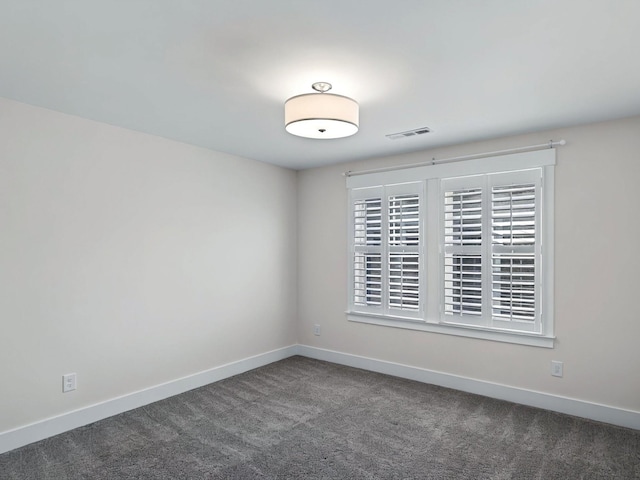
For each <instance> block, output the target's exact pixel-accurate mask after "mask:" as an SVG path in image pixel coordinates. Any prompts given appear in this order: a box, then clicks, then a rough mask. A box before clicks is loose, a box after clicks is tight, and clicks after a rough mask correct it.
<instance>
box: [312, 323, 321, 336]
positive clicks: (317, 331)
mask: <svg viewBox="0 0 640 480" xmlns="http://www.w3.org/2000/svg"><path fill="white" fill-rule="evenodd" d="M313 334H314V335H320V325H318V324H317V323H316V324H315V325H314V326H313Z"/></svg>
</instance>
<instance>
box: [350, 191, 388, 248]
mask: <svg viewBox="0 0 640 480" xmlns="http://www.w3.org/2000/svg"><path fill="white" fill-rule="evenodd" d="M381 207H382V201H381V199H380V198H368V199H366V200H357V201H356V202H355V205H354V219H353V221H354V228H355V232H354V237H355V244H356V245H380V244H381V241H382V223H381V220H382V208H381Z"/></svg>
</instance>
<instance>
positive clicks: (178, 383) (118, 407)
mask: <svg viewBox="0 0 640 480" xmlns="http://www.w3.org/2000/svg"><path fill="white" fill-rule="evenodd" d="M296 352H297V345H291V346H289V347H284V348H280V349H278V350H273V351H271V352H266V353H262V354H260V355H255V356H253V357H249V358H245V359H242V360H239V361H237V362H232V363H227V364H226V365H221V366H219V367H215V368H212V369H210V370H205V371H204V372H199V373H195V374H193V375H189V376H186V377H183V378H179V379H177V380H172V381H170V382H167V383H163V384H160V385H156V386H153V387H150V388H146V389H144V390H139V391H137V392H133V393H130V394H128V395H123V396H121V397H117V398H113V399H111V400H107V401H104V402H101V403H97V404H95V405H90V406H88V407H84V408H80V409H78V410H74V411H71V412H68V413H64V414H62V415H58V416H55V417H51V418H47V419H45V420H42V421H39V422H35V423H32V424H30V425H25V426H23V427H18V428H16V429H13V430H8V431H6V432H2V433H0V453H4V452H8V451H9V450H13V449H15V448H19V447H22V446H24V445H28V444H30V443H33V442H37V441H39V440H43V439H45V438H48V437H52V436H54V435H58V434H60V433H63V432H66V431H69V430H72V429H74V428H78V427H82V426H83V425H88V424H89V423H93V422H97V421H98V420H102V419H104V418H107V417H111V416H113V415H117V414H119V413H122V412H126V411H128V410H133V409H134V408H138V407H142V406H144V405H148V404H150V403H153V402H157V401H158V400H163V399H165V398H167V397H171V396H173V395H178V394H180V393H184V392H186V391H188V390H193V389H194V388H198V387H202V386H204V385H208V384H210V383H213V382H217V381H219V380H222V379H225V378H228V377H232V376H234V375H238V374H240V373H244V372H247V371H249V370H253V369H254V368H258V367H262V366H264V365H268V364H270V363H273V362H277V361H278V360H282V359H285V358H288V357H291V356H292V355H295V354H296Z"/></svg>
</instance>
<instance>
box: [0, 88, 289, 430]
mask: <svg viewBox="0 0 640 480" xmlns="http://www.w3.org/2000/svg"><path fill="white" fill-rule="evenodd" d="M295 200H296V172H294V171H291V170H286V169H283V168H278V167H274V166H270V165H266V164H263V163H259V162H255V161H251V160H247V159H243V158H238V157H233V156H230V155H225V154H222V153H216V152H212V151H209V150H205V149H201V148H196V147H192V146H189V145H185V144H180V143H177V142H174V141H169V140H165V139H162V138H159V137H154V136H151V135H146V134H142V133H137V132H133V131H130V130H125V129H122V128H116V127H111V126H108V125H105V124H101V123H97V122H92V121H89V120H84V119H81V118H77V117H73V116H69V115H62V114H59V113H55V112H52V111H49V110H45V109H42V108H36V107H31V106H28V105H25V104H21V103H17V102H13V101H9V100H3V99H0V228H1V229H2V233H1V234H0V322H1V329H0V379H1V382H2V385H1V389H2V395H0V432H2V431H5V430H9V429H11V428H15V427H18V426H22V425H25V424H28V423H31V422H35V421H38V420H41V419H44V418H47V417H50V416H54V415H58V414H60V413H64V412H69V411H72V410H74V409H77V408H81V407H83V406H88V405H92V404H95V403H98V402H101V401H105V400H109V399H113V398H115V397H117V396H120V395H124V394H127V393H131V392H134V391H137V390H141V389H144V388H147V387H150V386H155V385H158V384H160V383H163V382H167V381H170V380H173V379H177V378H181V377H184V376H187V375H190V374H193V373H197V372H200V371H203V370H207V369H210V368H212V367H215V366H219V365H222V364H225V363H227V362H231V361H234V360H240V359H244V358H247V357H250V356H252V355H257V354H261V353H264V352H267V351H270V350H273V349H277V348H281V347H285V346H288V345H292V344H295V343H296V338H295V337H296V329H295V319H296V297H297V285H296V260H295V253H296V248H297V245H296V201H295ZM69 372H76V373H77V374H78V390H77V391H75V392H71V393H68V394H62V393H61V386H62V374H64V373H69Z"/></svg>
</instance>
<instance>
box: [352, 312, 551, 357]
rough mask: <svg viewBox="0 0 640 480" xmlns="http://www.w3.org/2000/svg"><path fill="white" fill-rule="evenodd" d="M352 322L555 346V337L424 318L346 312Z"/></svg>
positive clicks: (546, 346) (533, 345)
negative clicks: (459, 324) (434, 321)
mask: <svg viewBox="0 0 640 480" xmlns="http://www.w3.org/2000/svg"><path fill="white" fill-rule="evenodd" d="M346 313H347V320H349V321H350V322H358V323H369V324H371V325H381V326H384V327H393V328H404V329H407V330H418V331H422V332H432V333H442V334H445V335H457V336H459V337H470V338H478V339H481V340H491V341H494V342H504V343H516V344H519V345H529V346H531V347H543V348H553V346H554V340H555V337H549V336H544V335H535V334H527V333H520V332H505V331H499V330H488V329H483V328H474V327H466V326H457V325H445V324H442V323H429V322H425V321H424V320H416V319H408V318H402V317H390V316H381V315H375V314H367V313H356V312H346Z"/></svg>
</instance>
